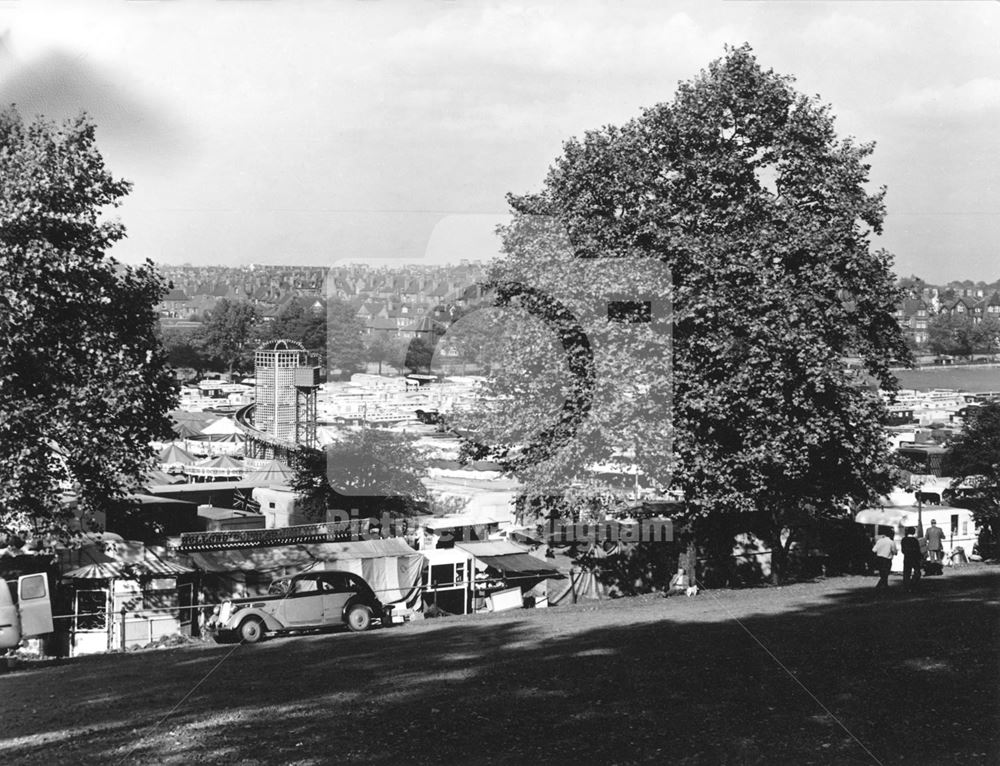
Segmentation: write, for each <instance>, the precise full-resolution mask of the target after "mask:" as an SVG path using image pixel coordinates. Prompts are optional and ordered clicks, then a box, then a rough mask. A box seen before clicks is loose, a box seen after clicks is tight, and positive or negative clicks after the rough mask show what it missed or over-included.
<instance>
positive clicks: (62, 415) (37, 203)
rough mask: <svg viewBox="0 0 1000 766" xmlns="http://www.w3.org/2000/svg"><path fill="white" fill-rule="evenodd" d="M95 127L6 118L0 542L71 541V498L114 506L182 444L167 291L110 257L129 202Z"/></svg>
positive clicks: (1, 143) (0, 160) (0, 284)
mask: <svg viewBox="0 0 1000 766" xmlns="http://www.w3.org/2000/svg"><path fill="white" fill-rule="evenodd" d="M129 188H130V185H129V184H128V182H126V181H122V180H120V179H116V178H114V177H112V176H111V174H110V173H109V172H108V171H107V169H106V168H105V166H104V160H103V158H102V157H101V154H100V152H99V151H98V148H97V143H96V140H95V128H94V125H93V124H92V123H91V122H90V121H89V120H88V119H87V118H86V117H85V116H82V117H80V118H78V119H75V120H71V121H68V122H66V123H64V124H62V125H56V124H54V123H52V122H49V121H46V120H44V119H41V118H39V119H37V120H35V121H34V122H32V123H30V124H25V123H24V121H23V120H22V119H21V117H20V116H19V115H18V113H17V112H16V111H15V110H14V109H13V108H10V109H7V110H6V111H3V112H0V531H4V530H5V531H13V532H16V533H18V534H25V533H26V534H28V535H33V536H37V535H40V534H45V533H49V532H52V531H58V529H59V510H58V509H59V502H58V501H59V493H60V488H61V487H72V488H75V489H76V490H77V492H78V493H79V498H80V501H81V503H82V504H83V505H84V506H89V507H91V508H94V507H100V506H102V505H103V504H105V503H106V502H110V501H113V500H114V499H115V498H117V497H120V496H121V495H122V494H123V492H124V491H125V490H126V489H127V488H129V487H130V486H133V485H134V484H135V482H136V481H137V480H138V478H139V477H140V475H141V474H142V472H143V470H144V468H145V461H146V460H147V459H148V458H149V457H150V456H151V448H150V441H151V440H153V439H158V438H166V437H167V436H169V434H170V433H171V432H170V425H169V421H168V419H167V416H166V413H167V411H168V410H169V409H170V408H171V407H172V406H174V404H175V401H176V393H175V384H174V380H173V377H172V375H171V374H170V372H169V370H168V368H167V367H166V365H165V357H164V353H163V351H162V348H161V346H160V343H159V341H158V339H157V335H156V327H157V318H156V314H155V310H154V307H155V306H156V304H157V303H158V302H159V301H160V299H161V298H162V296H163V295H164V294H165V293H166V286H165V284H164V282H163V280H162V279H161V278H160V276H159V275H158V274H157V273H156V271H155V270H154V268H153V265H152V263H149V262H147V263H146V264H145V265H142V266H139V267H130V266H123V265H121V264H119V263H118V262H116V261H115V260H114V259H113V258H111V257H109V256H108V255H107V251H108V250H109V249H110V248H111V246H112V245H114V243H115V242H118V241H119V240H121V239H122V238H123V237H124V236H125V229H124V227H123V226H122V224H121V223H120V222H119V221H118V220H115V219H105V218H104V217H103V214H104V212H105V211H106V210H107V209H108V208H110V207H116V206H117V205H119V204H120V202H121V200H122V199H123V198H124V197H125V195H126V194H127V193H128V191H129Z"/></svg>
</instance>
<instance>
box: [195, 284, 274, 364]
mask: <svg viewBox="0 0 1000 766" xmlns="http://www.w3.org/2000/svg"><path fill="white" fill-rule="evenodd" d="M259 321H260V312H259V311H258V310H257V307H256V306H254V305H253V304H252V303H250V302H248V301H231V300H229V299H228V298H223V299H221V300H220V301H219V302H218V303H217V304H215V308H213V309H212V312H211V313H210V314H209V316H208V321H207V322H206V323H205V329H204V332H203V334H202V343H203V344H204V348H205V351H206V352H207V353H209V354H211V355H213V356H217V357H218V358H219V359H222V360H223V361H224V362H225V363H226V364H227V365H228V367H229V374H230V376H232V373H233V369H234V368H236V367H240V368H242V369H248V368H250V367H252V366H253V351H254V348H255V346H256V342H257V341H258V340H259V338H258V337H257V324H258V322H259Z"/></svg>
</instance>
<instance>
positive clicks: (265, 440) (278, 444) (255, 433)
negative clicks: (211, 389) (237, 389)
mask: <svg viewBox="0 0 1000 766" xmlns="http://www.w3.org/2000/svg"><path fill="white" fill-rule="evenodd" d="M254 407H255V405H253V404H248V405H246V406H245V407H241V408H240V409H238V410H237V411H236V415H235V418H236V423H237V424H238V425H239V426H240V428H242V429H243V430H244V432H245V433H246V436H247V438H248V439H252V440H253V441H256V442H260V443H261V444H268V445H270V446H271V447H273V448H274V449H275V450H280V451H283V452H287V453H289V454H290V453H292V452H297V451H298V450H300V449H301V448H302V445H301V444H297V443H296V442H294V441H288V440H287V439H278V438H276V437H274V436H272V435H271V434H269V433H267V432H265V431H261V430H260V429H259V428H257V426H255V425H254V424H253V411H254Z"/></svg>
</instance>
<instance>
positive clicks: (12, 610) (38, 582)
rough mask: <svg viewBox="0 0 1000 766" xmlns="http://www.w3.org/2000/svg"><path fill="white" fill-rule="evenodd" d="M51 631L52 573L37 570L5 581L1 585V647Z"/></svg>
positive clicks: (8, 647) (11, 645)
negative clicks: (50, 587) (50, 590)
mask: <svg viewBox="0 0 1000 766" xmlns="http://www.w3.org/2000/svg"><path fill="white" fill-rule="evenodd" d="M13 588H16V589H17V590H16V591H13V590H12V589H13ZM15 592H16V593H17V599H16V601H15V599H14V593H15ZM51 632H52V596H51V594H50V593H49V577H48V575H47V574H45V573H44V572H37V573H35V574H29V575H24V576H22V577H19V578H18V579H17V581H16V582H15V581H14V580H11V581H10V582H9V583H8V582H7V581H4V583H3V585H0V649H12V648H14V647H15V646H17V645H18V644H20V643H21V639H24V638H34V637H35V636H40V635H42V634H44V633H51Z"/></svg>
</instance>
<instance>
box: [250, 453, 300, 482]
mask: <svg viewBox="0 0 1000 766" xmlns="http://www.w3.org/2000/svg"><path fill="white" fill-rule="evenodd" d="M294 478H295V473H294V472H293V471H292V469H291V468H289V467H288V466H287V465H285V464H284V463H282V462H281V461H280V460H272V461H270V462H269V463H267V464H266V465H265V466H264V467H263V468H260V469H259V470H257V471H254V472H253V473H250V474H247V477H246V481H247V483H248V484H253V485H255V486H258V487H269V486H272V485H280V486H283V485H287V484H290V483H291V482H292V480H293V479H294Z"/></svg>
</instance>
